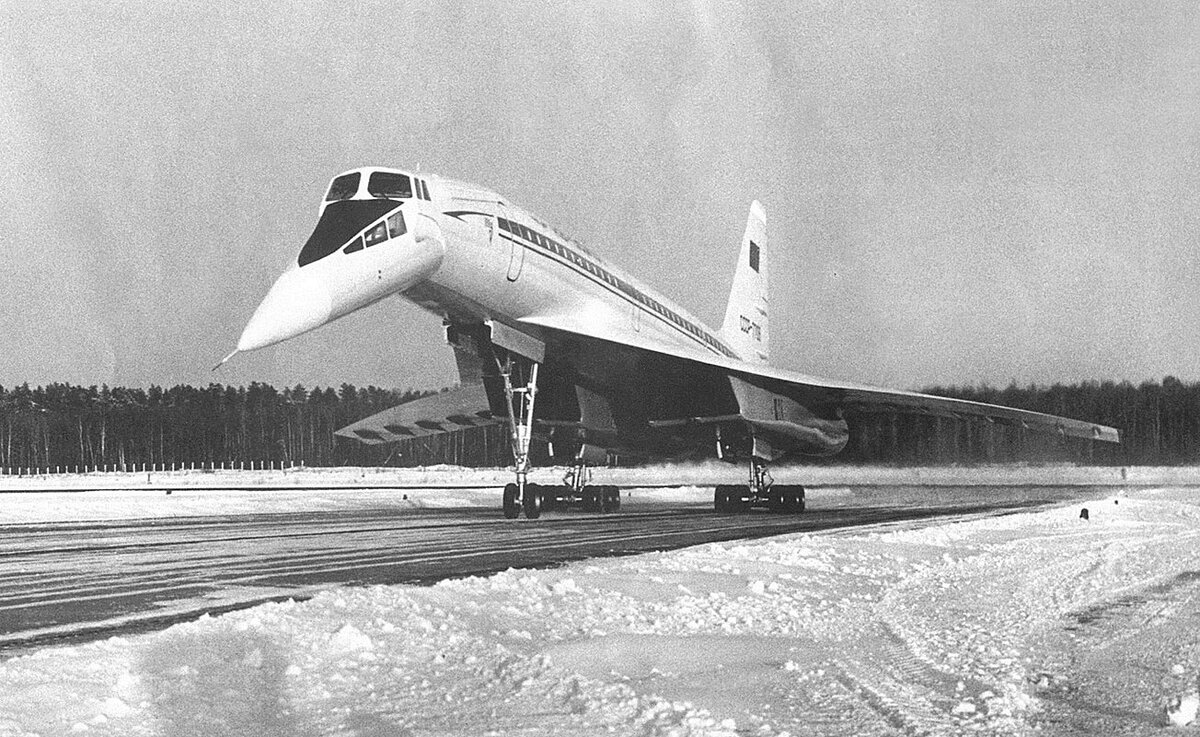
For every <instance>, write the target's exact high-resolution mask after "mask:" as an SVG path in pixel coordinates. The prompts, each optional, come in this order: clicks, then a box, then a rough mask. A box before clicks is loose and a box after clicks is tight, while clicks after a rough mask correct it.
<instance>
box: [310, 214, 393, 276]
mask: <svg viewBox="0 0 1200 737" xmlns="http://www.w3.org/2000/svg"><path fill="white" fill-rule="evenodd" d="M397 207H398V206H397V204H396V203H395V202H393V201H391V200H342V201H339V202H330V203H329V204H328V205H326V206H325V210H324V212H322V213H321V219H320V220H318V221H317V227H316V228H314V229H313V233H312V235H311V236H309V237H308V241H307V242H306V243H305V244H304V248H302V249H301V250H300V258H299V259H298V261H299V264H300V265H301V266H305V265H307V264H311V263H312V262H314V261H319V260H320V259H323V258H325V257H326V256H328V255H329V254H331V253H333V252H335V251H337V250H338V249H339V248H341V247H343V246H345V245H346V244H347V243H349V242H350V239H351V238H355V240H356V241H358V240H359V239H357V238H356V236H357V235H358V234H359V233H361V232H362V231H363V229H365V228H367V227H369V226H370V225H372V224H373V223H375V222H376V221H378V220H380V219H381V218H383V217H385V216H387V215H388V213H390V212H391V211H392V210H395V209H397Z"/></svg>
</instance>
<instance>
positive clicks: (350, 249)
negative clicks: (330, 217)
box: [344, 236, 363, 253]
mask: <svg viewBox="0 0 1200 737" xmlns="http://www.w3.org/2000/svg"><path fill="white" fill-rule="evenodd" d="M361 250H363V240H362V236H358V237H356V238H355V239H354V240H352V241H350V245H348V246H346V248H345V251H344V252H345V253H354V252H355V251H361Z"/></svg>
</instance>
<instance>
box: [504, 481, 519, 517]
mask: <svg viewBox="0 0 1200 737" xmlns="http://www.w3.org/2000/svg"><path fill="white" fill-rule="evenodd" d="M517 492H518V489H517V485H516V484H507V485H505V487H504V517H505V519H516V518H517V517H518V516H519V515H520V514H521V501H520V500H519V499H518V498H517Z"/></svg>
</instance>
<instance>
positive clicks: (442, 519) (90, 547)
mask: <svg viewBox="0 0 1200 737" xmlns="http://www.w3.org/2000/svg"><path fill="white" fill-rule="evenodd" d="M1091 494H1094V492H1093V491H1092V490H1091V489H1088V488H1078V487H1073V488H1061V487H1055V488H1033V489H1030V488H1021V489H1011V488H1010V489H983V490H980V489H972V490H970V491H969V492H968V491H964V490H957V491H956V490H953V489H950V490H947V489H941V490H937V491H931V490H922V489H909V490H907V492H904V493H899V492H898V493H896V494H894V495H891V496H890V497H889V496H888V495H886V494H885V495H874V496H871V497H870V501H868V502H866V503H864V502H863V501H862V500H861V499H858V497H854V498H848V499H841V500H832V501H831V500H826V502H825V503H824V506H821V505H818V504H811V503H810V509H809V511H808V512H806V513H805V514H802V515H798V516H787V515H775V514H769V513H766V512H762V511H757V510H756V511H755V512H753V513H750V514H740V515H738V514H717V513H714V512H712V511H711V508H710V507H709V506H707V505H704V506H701V505H690V506H688V505H673V506H666V505H661V504H641V505H627V506H626V508H625V509H624V510H623V511H621V512H620V513H617V514H608V515H599V514H585V513H580V512H575V511H562V512H552V513H548V514H546V515H544V516H543V517H542V518H541V519H540V520H536V521H529V520H524V519H521V520H516V521H509V520H505V519H503V518H502V517H501V516H500V514H499V510H490V509H461V510H430V509H404V510H397V509H386V510H383V509H370V510H356V511H342V512H288V513H279V514H250V515H237V516H224V517H213V516H205V517H195V518H169V519H146V520H121V521H105V522H67V523H31V524H16V525H5V526H0V655H4V656H11V655H15V654H18V653H19V652H22V651H25V650H27V649H29V648H32V647H38V646H42V645H46V644H52V643H63V642H70V641H77V640H86V639H97V638H102V637H108V636H111V635H117V634H126V633H131V632H136V631H144V630H147V629H154V628H159V627H163V626H166V625H168V624H171V623H174V622H179V621H185V620H188V619H194V618H195V617H197V616H200V615H202V614H205V613H208V614H216V613H221V612H226V611H231V610H233V609H239V608H244V607H248V606H252V605H255V604H258V603H262V602H265V601H272V600H282V599H288V598H295V599H302V598H306V597H308V596H311V595H312V594H314V593H315V592H317V591H320V590H324V589H329V588H334V587H337V586H360V585H371V584H395V583H432V582H435V581H438V580H441V579H445V578H453V577H462V576H470V575H485V574H488V573H492V572H495V571H499V570H504V569H507V568H520V567H544V566H553V565H558V564H561V563H564V562H568V561H574V560H580V559H584V558H589V557H595V556H610V555H627V554H632V553H640V552H647V551H654V550H668V549H673V548H680V547H685V546H689V545H696V544H701V543H706V542H717V541H725V540H732V539H738V538H758V537H765V536H770V535H779V534H784V533H793V532H815V531H820V530H832V529H836V528H841V527H849V526H860V525H871V524H886V523H911V522H910V521H912V520H920V519H923V518H930V519H938V520H941V521H944V519H945V518H946V517H947V516H954V515H962V516H973V515H980V514H998V513H1004V512H1006V511H1013V510H1018V509H1029V508H1031V507H1034V506H1040V505H1046V504H1051V503H1056V502H1062V501H1065V500H1069V499H1077V498H1087V497H1088V496H1089V495H1091ZM881 498H884V499H885V500H886V503H880V499H881ZM856 500H857V501H856Z"/></svg>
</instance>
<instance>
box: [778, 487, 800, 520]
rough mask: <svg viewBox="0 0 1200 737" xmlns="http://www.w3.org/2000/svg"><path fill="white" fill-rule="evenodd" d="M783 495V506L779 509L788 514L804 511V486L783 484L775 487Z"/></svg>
mask: <svg viewBox="0 0 1200 737" xmlns="http://www.w3.org/2000/svg"><path fill="white" fill-rule="evenodd" d="M776 488H777V489H779V490H780V492H781V494H782V495H783V508H782V509H781V510H780V511H782V512H786V513H788V514H800V513H801V512H803V511H804V487H803V486H784V487H776Z"/></svg>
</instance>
